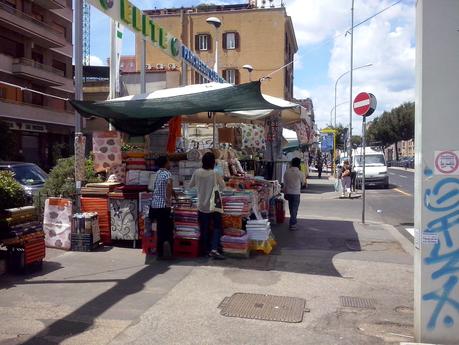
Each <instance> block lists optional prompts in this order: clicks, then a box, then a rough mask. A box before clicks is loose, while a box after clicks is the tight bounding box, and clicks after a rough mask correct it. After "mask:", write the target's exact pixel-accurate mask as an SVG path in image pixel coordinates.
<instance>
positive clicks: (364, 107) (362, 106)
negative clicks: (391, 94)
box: [353, 92, 376, 116]
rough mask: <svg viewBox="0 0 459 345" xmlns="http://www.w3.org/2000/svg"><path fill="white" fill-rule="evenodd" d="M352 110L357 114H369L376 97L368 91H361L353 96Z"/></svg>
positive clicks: (373, 106)
mask: <svg viewBox="0 0 459 345" xmlns="http://www.w3.org/2000/svg"><path fill="white" fill-rule="evenodd" d="M353 107H354V112H355V113H356V114H357V115H359V116H370V115H371V114H373V112H374V111H375V109H376V97H375V96H374V95H373V94H371V93H368V92H361V93H359V94H358V95H357V96H356V97H355V98H354V104H353Z"/></svg>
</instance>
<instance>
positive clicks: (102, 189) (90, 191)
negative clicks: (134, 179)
mask: <svg viewBox="0 0 459 345" xmlns="http://www.w3.org/2000/svg"><path fill="white" fill-rule="evenodd" d="M119 186H121V183H120V182H96V183H87V184H86V186H84V187H83V188H81V195H83V196H85V197H88V196H94V197H100V196H107V195H108V193H110V192H113V191H114V190H115V188H116V187H119Z"/></svg>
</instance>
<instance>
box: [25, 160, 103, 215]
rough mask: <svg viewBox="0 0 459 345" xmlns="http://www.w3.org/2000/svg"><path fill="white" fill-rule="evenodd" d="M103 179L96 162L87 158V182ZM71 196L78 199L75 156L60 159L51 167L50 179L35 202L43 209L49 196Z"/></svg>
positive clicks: (70, 197)
mask: <svg viewBox="0 0 459 345" xmlns="http://www.w3.org/2000/svg"><path fill="white" fill-rule="evenodd" d="M101 181H102V180H101V179H100V178H99V177H98V176H97V175H96V174H95V173H94V162H93V160H92V159H87V160H86V181H84V182H85V183H86V182H101ZM52 196H55V197H63V198H69V199H71V200H72V201H73V202H75V200H76V189H75V156H72V157H68V158H62V159H59V160H58V162H57V165H56V166H55V167H54V168H53V169H51V172H50V173H49V175H48V179H47V180H46V182H45V185H44V186H43V189H42V190H41V191H40V194H39V195H38V196H37V197H36V198H35V200H34V204H35V206H36V207H37V208H38V209H43V207H44V201H45V200H46V198H48V197H52Z"/></svg>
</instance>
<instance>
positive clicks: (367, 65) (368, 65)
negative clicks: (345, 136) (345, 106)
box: [330, 63, 373, 127]
mask: <svg viewBox="0 0 459 345" xmlns="http://www.w3.org/2000/svg"><path fill="white" fill-rule="evenodd" d="M370 66H373V64H372V63H368V64H366V65H363V66H359V67H356V68H354V69H353V70H354V71H355V70H357V69H360V68H364V67H370ZM349 72H351V71H350V70H349V71H347V72H344V73H343V74H341V75H340V76H339V77H338V79H336V82H335V107H334V109H335V122H334V126H335V127H336V107H337V105H336V88H337V86H338V81H339V80H340V79H341V78H342V77H344V76H345V75H346V74H348V73H349ZM346 103H347V102H346ZM330 124H331V123H330Z"/></svg>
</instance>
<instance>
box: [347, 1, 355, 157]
mask: <svg viewBox="0 0 459 345" xmlns="http://www.w3.org/2000/svg"><path fill="white" fill-rule="evenodd" d="M353 70H354V0H352V8H351V68H350V71H349V73H350V79H351V80H350V85H349V89H350V90H349V147H348V150H349V158H350V160H351V164H352V144H351V141H352V82H353Z"/></svg>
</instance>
